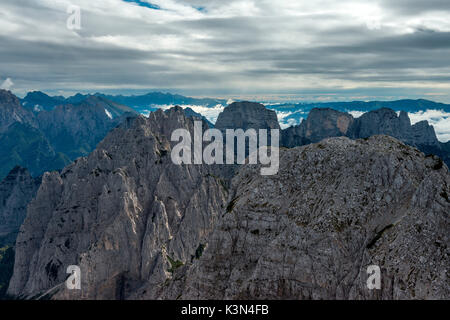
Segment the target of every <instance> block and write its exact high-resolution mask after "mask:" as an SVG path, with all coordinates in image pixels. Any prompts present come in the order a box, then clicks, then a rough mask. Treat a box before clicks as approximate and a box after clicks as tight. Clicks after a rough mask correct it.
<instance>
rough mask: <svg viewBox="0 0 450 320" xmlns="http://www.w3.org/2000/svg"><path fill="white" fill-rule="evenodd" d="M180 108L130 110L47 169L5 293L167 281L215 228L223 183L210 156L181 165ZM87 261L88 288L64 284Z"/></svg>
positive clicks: (184, 124) (112, 289)
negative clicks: (175, 150)
mask: <svg viewBox="0 0 450 320" xmlns="http://www.w3.org/2000/svg"><path fill="white" fill-rule="evenodd" d="M178 128H186V129H188V130H190V131H191V132H192V131H193V120H192V119H190V118H187V117H186V116H185V114H184V112H183V110H182V109H181V108H179V107H178V108H173V109H170V110H168V111H166V112H163V111H161V110H159V111H157V112H154V113H151V114H150V116H149V118H145V117H142V116H139V117H138V118H134V119H132V118H128V119H127V120H126V121H125V122H124V123H123V124H122V125H121V126H119V127H118V128H115V129H114V130H113V131H111V132H110V133H109V134H108V135H107V137H106V138H105V139H104V140H103V141H102V142H101V143H100V144H99V145H98V147H97V148H96V149H95V150H94V151H93V152H92V153H91V154H90V155H89V156H88V157H85V158H80V159H78V160H77V161H75V162H74V163H73V164H71V165H69V166H68V167H66V168H65V169H64V170H63V171H62V172H61V173H60V174H59V173H57V172H52V173H45V174H44V176H43V179H42V184H41V187H40V188H39V190H38V193H37V196H36V198H35V199H34V200H33V201H32V202H31V203H30V205H29V207H28V213H27V217H26V219H25V222H24V224H23V225H22V227H21V229H20V233H19V236H18V239H17V244H16V259H15V266H14V275H13V277H12V279H11V281H10V286H9V289H8V294H10V295H13V296H21V297H26V298H31V297H39V296H42V295H48V296H52V297H53V298H55V299H124V298H128V297H129V296H130V295H131V294H132V293H133V292H135V290H137V288H141V287H145V288H147V290H149V292H147V294H149V295H152V292H151V291H152V290H156V289H157V288H158V287H160V286H162V285H163V284H164V282H165V281H167V280H168V279H170V278H171V277H172V275H173V273H174V272H175V270H176V269H177V268H179V267H181V266H182V265H183V264H186V263H188V262H189V261H191V259H192V257H193V256H195V252H196V250H197V249H198V248H199V246H200V245H201V244H202V243H205V242H206V238H207V237H208V235H209V233H210V232H211V231H212V229H213V226H214V224H215V220H216V219H217V216H218V214H219V212H220V211H221V206H222V205H223V204H224V202H225V200H226V191H225V189H224V188H223V187H222V184H221V182H220V181H219V179H217V178H216V177H215V176H214V175H212V174H210V171H209V170H210V168H209V167H208V166H203V165H174V164H173V163H172V161H171V156H170V152H171V148H172V146H173V143H172V142H170V140H169V139H170V136H171V133H172V131H173V130H175V129H178ZM69 265H78V266H80V268H81V272H82V274H81V279H82V280H81V281H82V283H81V288H82V289H81V291H77V290H73V291H69V290H66V289H65V286H64V281H65V279H66V278H67V276H68V275H67V274H66V268H67V267H68V266H69Z"/></svg>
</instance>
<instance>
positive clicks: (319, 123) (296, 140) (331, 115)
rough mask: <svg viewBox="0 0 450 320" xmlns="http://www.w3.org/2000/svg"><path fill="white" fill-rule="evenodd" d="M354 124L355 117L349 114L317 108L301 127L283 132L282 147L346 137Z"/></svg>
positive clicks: (290, 128) (294, 127)
mask: <svg viewBox="0 0 450 320" xmlns="http://www.w3.org/2000/svg"><path fill="white" fill-rule="evenodd" d="M353 122H354V119H353V117H352V116H351V115H350V114H348V113H345V112H340V111H336V110H333V109H318V108H315V109H312V110H311V112H310V113H309V115H308V118H307V119H306V120H303V121H302V123H301V124H300V125H299V126H293V127H289V128H287V129H285V130H283V133H282V145H283V146H286V147H296V146H301V145H305V144H308V143H314V142H319V141H320V140H322V139H325V138H329V137H340V136H346V135H348V134H349V130H350V128H351V127H352V125H353Z"/></svg>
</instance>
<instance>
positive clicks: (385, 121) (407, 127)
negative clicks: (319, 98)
mask: <svg viewBox="0 0 450 320" xmlns="http://www.w3.org/2000/svg"><path fill="white" fill-rule="evenodd" d="M379 134H385V135H389V136H391V137H394V138H397V139H399V140H400V141H402V142H404V143H406V144H408V145H410V146H414V147H417V148H418V149H419V150H421V151H422V152H424V153H426V154H435V155H438V156H439V157H441V158H442V159H444V161H445V162H446V163H447V165H449V164H450V160H449V159H450V152H449V151H448V147H447V146H446V145H445V144H444V143H441V142H439V140H438V139H437V137H436V133H435V131H434V128H433V126H432V125H429V124H428V121H420V122H417V123H415V124H414V125H411V121H410V119H409V117H408V114H407V112H405V111H400V113H399V115H397V113H396V112H395V111H394V110H391V109H388V108H381V109H378V110H373V111H369V112H367V113H364V114H363V115H362V116H360V117H359V118H353V116H352V115H350V114H348V113H345V112H340V111H336V110H333V109H328V108H326V109H317V108H316V109H312V110H311V112H310V113H309V115H308V117H307V119H306V120H303V121H302V122H301V124H300V125H298V126H293V127H289V128H287V129H284V130H283V131H282V133H281V137H282V143H281V144H282V145H283V146H285V147H288V148H293V147H296V146H302V145H306V144H309V143H315V142H319V141H321V140H322V139H325V138H330V137H339V136H345V137H349V138H351V139H361V138H364V139H365V138H368V137H371V136H373V135H379Z"/></svg>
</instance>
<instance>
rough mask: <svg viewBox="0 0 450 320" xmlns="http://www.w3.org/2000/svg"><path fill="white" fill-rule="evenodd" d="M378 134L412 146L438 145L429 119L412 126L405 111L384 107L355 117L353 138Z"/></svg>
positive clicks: (352, 129)
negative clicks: (398, 111) (397, 111)
mask: <svg viewBox="0 0 450 320" xmlns="http://www.w3.org/2000/svg"><path fill="white" fill-rule="evenodd" d="M377 134H386V135H389V136H391V137H394V138H397V139H399V140H401V141H403V142H404V143H406V144H408V145H412V146H421V145H428V146H438V145H439V141H438V139H437V138H436V133H435V132H434V128H433V127H432V126H430V125H429V124H428V121H420V122H418V123H416V124H414V125H412V126H411V121H410V119H409V117H408V114H407V113H406V112H405V111H400V114H399V115H398V116H397V113H396V112H395V111H394V110H391V109H387V108H382V109H378V110H374V111H370V112H367V113H364V114H363V115H362V116H361V117H359V118H357V119H355V123H354V125H353V127H352V128H351V129H350V134H349V135H348V136H349V137H351V138H368V137H370V136H373V135H377Z"/></svg>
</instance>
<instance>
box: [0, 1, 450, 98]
mask: <svg viewBox="0 0 450 320" xmlns="http://www.w3.org/2000/svg"><path fill="white" fill-rule="evenodd" d="M72 2H73V4H78V5H79V6H80V7H81V10H82V29H81V30H78V31H71V30H68V29H67V28H66V19H67V17H68V14H67V12H66V8H67V5H68V4H69V3H70V2H69V1H66V0H54V1H51V0H40V1H31V0H29V1H25V0H19V1H13V0H5V1H2V2H1V4H0V18H1V19H0V43H1V46H0V81H3V80H4V79H6V78H7V77H8V78H11V79H12V81H13V82H14V87H13V89H15V90H17V91H18V92H24V91H26V90H29V89H42V90H48V89H61V90H69V91H71V90H77V89H85V90H89V89H90V90H92V91H97V90H99V88H100V89H102V88H131V89H132V88H159V87H164V88H181V89H185V90H192V91H195V92H200V91H202V90H205V91H208V92H211V90H212V91H214V90H215V89H216V90H217V91H218V92H223V91H229V92H232V91H233V90H234V91H242V90H246V91H248V92H250V91H252V90H253V91H254V92H260V91H262V90H263V91H269V90H270V91H272V92H277V91H289V90H291V91H294V90H312V89H314V88H318V87H319V86H323V87H327V88H329V90H332V89H333V88H339V87H342V88H343V87H358V86H360V87H362V88H371V87H373V88H372V90H375V89H374V88H376V87H380V86H381V87H383V86H391V87H392V86H393V82H398V83H401V84H399V85H400V86H404V87H405V89H408V90H409V89H411V88H414V87H420V88H423V90H427V88H434V87H440V88H441V90H442V91H444V92H449V90H450V89H449V85H448V79H449V77H448V76H447V75H448V74H449V70H450V65H449V64H450V62H449V59H448V58H447V57H448V56H449V55H450V20H449V19H448V18H449V17H450V14H449V12H450V11H449V5H448V1H428V2H423V1H415V0H413V1H408V4H406V2H405V1H378V2H373V3H368V2H364V1H361V2H357V1H352V0H348V1H347V0H346V1H334V2H333V1H329V0H320V1H317V2H310V1H308V2H306V1H304V2H303V1H294V0H283V1H279V2H277V3H275V2H273V1H266V0H261V1H257V2H256V1H255V2H253V1H249V0H248V1H246V0H233V1H230V2H227V4H226V5H225V4H224V2H223V1H216V0H213V1H208V2H203V1H197V0H193V1H189V0H164V1H162V0H155V1H150V3H151V5H150V7H151V6H153V7H155V8H156V7H158V8H160V9H161V10H154V9H152V8H148V7H142V6H137V5H135V4H130V3H127V2H124V1H120V0H105V1H102V2H92V1H88V0H79V1H72ZM141 2H142V1H141ZM425 4H426V5H425ZM199 7H202V8H203V9H202V10H198V8H199ZM408 83H411V85H409V84H408ZM361 90H365V89H361Z"/></svg>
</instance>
